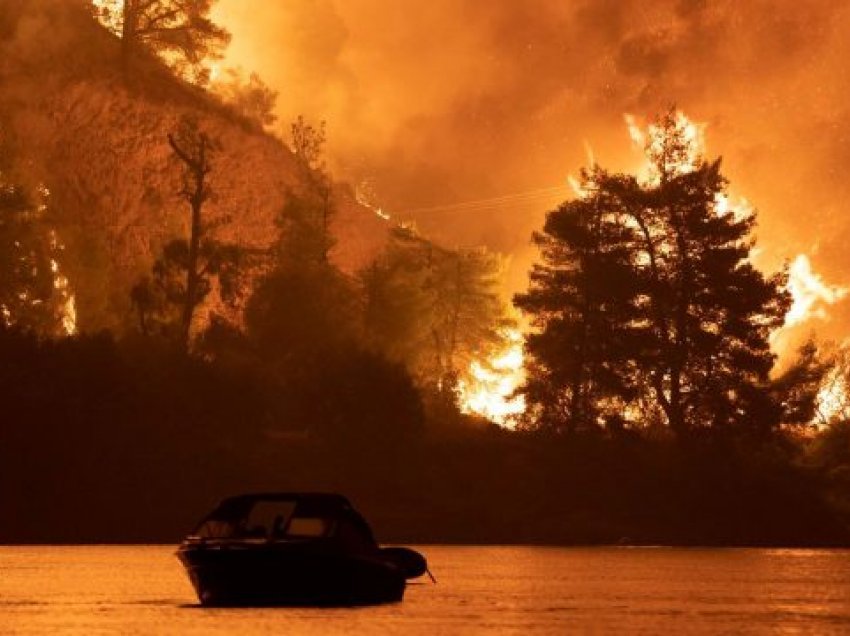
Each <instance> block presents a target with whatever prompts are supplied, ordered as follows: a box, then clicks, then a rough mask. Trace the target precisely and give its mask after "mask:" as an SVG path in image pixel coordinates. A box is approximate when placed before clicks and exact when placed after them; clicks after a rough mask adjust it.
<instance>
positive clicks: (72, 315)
mask: <svg viewBox="0 0 850 636" xmlns="http://www.w3.org/2000/svg"><path fill="white" fill-rule="evenodd" d="M50 244H51V248H52V250H53V252H54V253H56V252H60V251H62V250H64V249H65V245H63V244H62V243H61V242H60V241H59V238H58V237H57V235H56V231H55V230H51V231H50ZM50 271H51V272H52V273H53V289H54V290H56V293H57V294H58V295H59V298H60V303H59V317H60V320H61V322H62V329H63V330H64V331H65V334H66V335H68V336H73V335H74V334H75V333H77V300H76V297H75V296H74V293H73V291H72V289H71V283H70V281H69V280H68V277H67V276H65V275H64V274H63V273H62V271H61V268H60V266H59V261H58V260H57V259H56V258H55V257H54V258H51V259H50Z"/></svg>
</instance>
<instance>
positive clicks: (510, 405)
mask: <svg viewBox="0 0 850 636" xmlns="http://www.w3.org/2000/svg"><path fill="white" fill-rule="evenodd" d="M504 335H505V346H504V347H503V348H502V349H501V350H499V351H497V352H496V353H495V354H494V355H493V356H492V357H491V358H489V359H488V360H487V361H483V362H482V361H478V360H473V361H472V363H471V364H470V365H469V368H468V369H467V371H466V374H465V375H464V377H462V378H461V380H460V382H459V384H458V391H459V394H460V404H461V410H462V411H463V412H464V413H476V414H478V415H481V416H483V417H486V418H487V419H489V420H492V421H494V422H496V423H498V424H501V425H503V426H507V425H510V424H511V423H512V421H513V420H515V418H516V417H517V416H519V415H521V414H522V413H523V412H524V411H525V398H524V397H523V396H521V395H518V396H515V395H514V392H515V391H516V389H517V388H518V387H519V386H520V384H522V382H523V380H524V378H525V374H524V365H523V349H522V345H523V336H522V332H520V331H519V330H518V329H508V330H506V331H505V334H504Z"/></svg>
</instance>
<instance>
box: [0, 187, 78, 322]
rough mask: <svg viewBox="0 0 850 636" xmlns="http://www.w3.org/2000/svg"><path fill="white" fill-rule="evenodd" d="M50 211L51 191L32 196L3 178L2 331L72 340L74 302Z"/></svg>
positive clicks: (0, 206)
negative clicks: (11, 329)
mask: <svg viewBox="0 0 850 636" xmlns="http://www.w3.org/2000/svg"><path fill="white" fill-rule="evenodd" d="M47 210H48V192H47V189H46V188H44V187H43V186H41V187H39V188H37V189H36V190H35V191H34V192H33V191H30V190H29V189H27V188H25V187H23V186H21V185H19V184H15V183H10V182H8V181H6V179H5V177H4V175H3V174H2V172H0V325H2V326H3V327H17V328H22V329H27V330H32V331H34V332H36V333H38V334H40V335H43V336H48V337H57V336H66V335H71V334H73V333H75V332H76V329H77V324H76V311H75V305H74V296H73V294H72V293H71V290H70V286H69V282H68V279H67V278H66V277H65V276H64V275H63V274H62V273H61V272H60V269H59V261H60V256H61V253H62V250H63V246H62V244H61V243H60V242H59V239H58V237H57V235H56V231H55V230H53V229H52V228H51V227H50V226H49V225H48V224H47V223H46V220H45V216H46V214H47Z"/></svg>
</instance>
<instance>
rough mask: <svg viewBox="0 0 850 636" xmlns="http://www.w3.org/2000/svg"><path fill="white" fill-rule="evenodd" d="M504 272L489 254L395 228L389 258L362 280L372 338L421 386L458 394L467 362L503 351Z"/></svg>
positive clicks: (365, 273)
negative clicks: (453, 247) (445, 245)
mask: <svg viewBox="0 0 850 636" xmlns="http://www.w3.org/2000/svg"><path fill="white" fill-rule="evenodd" d="M503 269H504V264H503V262H502V260H501V258H500V257H499V256H498V255H497V254H493V253H491V252H488V251H487V250H484V249H456V250H451V249H446V248H442V247H440V246H438V245H435V244H434V243H432V242H431V241H428V240H427V239H425V238H423V237H422V236H420V235H419V234H418V233H416V232H415V230H413V229H412V228H405V227H398V228H395V230H394V231H393V233H392V235H391V241H390V244H389V246H388V248H387V250H386V251H385V253H384V254H383V255H382V256H381V257H380V258H379V259H378V260H376V261H375V262H374V263H373V264H372V265H371V266H370V267H368V268H367V269H366V270H364V271H363V272H362V273H361V280H362V282H363V287H364V291H365V295H366V296H365V308H364V312H365V329H366V333H367V337H368V338H369V340H370V341H371V342H372V344H373V346H375V347H377V348H378V349H379V350H380V351H382V352H383V353H384V354H385V355H387V356H388V357H389V358H390V359H392V360H396V361H398V362H403V363H404V364H406V365H407V367H408V369H410V371H411V373H413V374H414V375H415V376H416V377H417V378H418V380H419V382H420V384H421V385H423V386H426V387H429V388H430V389H434V390H439V391H443V392H445V393H447V394H449V395H454V391H455V388H456V385H457V381H458V378H459V376H460V374H461V373H462V372H463V371H464V370H465V369H466V368H467V367H468V366H469V363H470V362H471V361H472V360H473V359H477V358H484V357H486V356H487V355H488V354H489V353H490V352H492V351H493V350H494V348H498V347H499V346H500V345H503V344H504V334H503V331H504V329H505V328H506V327H508V326H510V321H509V320H508V319H507V314H506V308H505V306H504V303H503V301H502V299H501V298H500V296H499V292H498V290H499V285H500V280H501V275H502V272H503Z"/></svg>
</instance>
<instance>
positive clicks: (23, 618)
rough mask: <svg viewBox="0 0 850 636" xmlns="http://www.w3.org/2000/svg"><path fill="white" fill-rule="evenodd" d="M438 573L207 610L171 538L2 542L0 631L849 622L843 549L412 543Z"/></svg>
mask: <svg viewBox="0 0 850 636" xmlns="http://www.w3.org/2000/svg"><path fill="white" fill-rule="evenodd" d="M420 549H421V550H422V552H424V553H425V554H426V555H427V557H428V559H429V561H430V564H431V567H432V570H433V571H434V573H435V574H436V576H437V578H438V581H439V582H438V584H437V585H432V584H431V583H424V582H423V583H421V584H414V585H410V586H409V587H408V591H407V594H406V597H405V600H404V602H402V603H397V604H393V605H386V606H378V607H367V608H354V609H330V610H328V609H202V608H199V607H197V605H196V599H195V597H194V593H193V591H192V588H191V587H190V585H189V583H188V581H187V579H186V577H185V576H184V574H183V571H182V568H181V567H180V564H179V563H178V562H177V560H176V558H175V557H174V554H173V553H174V547H172V546H169V547H163V546H129V547H126V546H121V547H0V633H2V634H4V635H5V634H74V635H77V634H79V635H87V636H88V635H92V636H95V635H99V634H122V635H124V634H189V635H193V634H198V635H200V634H212V635H216V634H245V635H249V636H250V635H252V634H283V633H285V634H298V635H301V634H303V635H305V636H322V635H326V634H329V635H335V634H345V635H346V636H353V635H357V634H405V636H419V635H422V636H424V635H428V636H434V635H440V634H478V633H482V634H483V633H487V634H494V633H495V634H527V633H535V634H564V633H588V632H590V633H630V634H640V633H646V634H658V633H670V634H709V633H711V634H717V633H736V634H847V633H850V551H848V550H752V549H671V548H533V547H446V546H423V547H421V548H420Z"/></svg>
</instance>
